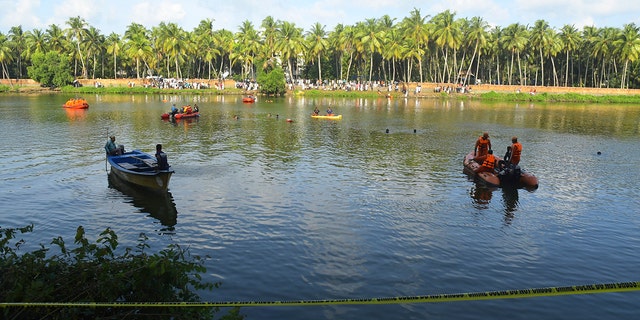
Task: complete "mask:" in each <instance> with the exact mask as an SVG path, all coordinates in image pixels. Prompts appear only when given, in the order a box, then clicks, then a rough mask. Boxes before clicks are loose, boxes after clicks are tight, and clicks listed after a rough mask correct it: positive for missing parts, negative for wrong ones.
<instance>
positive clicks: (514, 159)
mask: <svg viewBox="0 0 640 320" xmlns="http://www.w3.org/2000/svg"><path fill="white" fill-rule="evenodd" d="M521 154H522V144H520V142H518V137H516V136H513V137H511V159H510V161H511V163H512V164H513V165H517V164H518V163H520V155H521Z"/></svg>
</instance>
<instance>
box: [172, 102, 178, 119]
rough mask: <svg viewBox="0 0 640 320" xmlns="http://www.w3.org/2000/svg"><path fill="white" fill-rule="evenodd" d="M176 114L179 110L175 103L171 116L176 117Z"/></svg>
mask: <svg viewBox="0 0 640 320" xmlns="http://www.w3.org/2000/svg"><path fill="white" fill-rule="evenodd" d="M176 113H178V108H176V104H175V103H174V104H173V105H172V106H171V115H172V116H175V115H176Z"/></svg>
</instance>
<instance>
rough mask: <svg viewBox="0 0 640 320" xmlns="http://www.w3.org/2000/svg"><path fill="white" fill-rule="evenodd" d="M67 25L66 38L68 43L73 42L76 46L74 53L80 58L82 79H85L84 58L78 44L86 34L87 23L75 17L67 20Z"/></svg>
mask: <svg viewBox="0 0 640 320" xmlns="http://www.w3.org/2000/svg"><path fill="white" fill-rule="evenodd" d="M67 25H69V29H67V32H66V33H67V37H69V39H70V41H71V42H74V43H75V45H76V49H77V52H76V53H77V54H78V56H79V57H80V63H81V65H82V76H83V77H84V78H87V68H86V66H85V63H84V56H83V55H82V51H81V50H80V43H82V42H83V39H84V36H85V34H86V32H87V28H86V27H87V22H86V21H85V20H84V19H83V18H81V17H80V16H77V17H71V18H69V20H67ZM76 64H77V61H76Z"/></svg>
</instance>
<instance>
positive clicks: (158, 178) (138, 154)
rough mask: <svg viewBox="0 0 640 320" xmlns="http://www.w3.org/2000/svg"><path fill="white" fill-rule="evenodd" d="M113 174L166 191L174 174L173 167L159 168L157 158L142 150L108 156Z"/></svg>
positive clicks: (150, 188)
mask: <svg viewBox="0 0 640 320" xmlns="http://www.w3.org/2000/svg"><path fill="white" fill-rule="evenodd" d="M107 160H108V161H109V164H110V165H111V174H114V175H115V176H117V177H118V178H120V179H121V180H123V181H125V182H127V183H130V184H132V185H135V186H138V187H142V188H144V189H147V190H150V191H156V192H166V191H167V190H168V188H169V180H170V179H171V175H172V174H173V172H174V171H173V170H172V169H171V167H169V169H167V170H158V166H157V162H156V158H155V157H154V156H152V155H150V154H148V153H144V152H142V151H140V150H133V151H130V152H125V153H124V154H122V155H119V156H107Z"/></svg>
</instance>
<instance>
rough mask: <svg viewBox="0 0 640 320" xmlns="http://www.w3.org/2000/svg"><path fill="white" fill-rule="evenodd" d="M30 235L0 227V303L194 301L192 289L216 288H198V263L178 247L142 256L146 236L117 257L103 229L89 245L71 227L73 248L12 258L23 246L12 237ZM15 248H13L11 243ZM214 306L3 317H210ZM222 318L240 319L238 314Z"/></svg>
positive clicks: (40, 311) (59, 243)
mask: <svg viewBox="0 0 640 320" xmlns="http://www.w3.org/2000/svg"><path fill="white" fill-rule="evenodd" d="M31 231H33V225H31V226H27V227H24V228H20V229H2V228H0V286H1V287H2V291H0V301H2V302H198V301H200V298H199V296H198V295H197V294H196V290H212V289H213V288H216V287H218V286H219V284H218V283H204V282H202V281H201V276H200V274H201V273H204V272H206V268H205V267H204V266H203V263H204V259H203V258H201V257H199V256H191V255H189V253H188V252H187V251H186V250H184V249H182V248H180V246H178V245H170V246H168V248H166V249H164V250H162V251H160V252H158V253H156V254H148V253H147V252H146V250H147V249H149V245H148V244H147V237H146V236H145V235H144V234H140V237H139V239H138V244H137V246H136V249H135V250H132V249H131V248H126V249H125V250H124V252H123V253H121V254H119V255H118V254H116V252H117V251H122V250H117V249H118V237H117V235H116V234H115V232H114V231H113V230H111V229H109V228H107V229H106V230H104V231H103V232H102V233H100V235H99V237H98V239H97V240H96V241H95V243H93V242H90V241H89V240H88V239H87V238H86V237H85V232H84V228H83V227H82V226H80V227H78V229H77V232H76V236H75V239H74V244H75V247H74V248H69V247H68V246H67V244H66V243H65V241H64V240H63V239H62V237H57V238H55V239H53V240H52V242H51V244H52V245H53V246H55V247H57V248H58V249H59V253H57V254H52V252H51V251H52V250H51V249H50V248H45V247H44V246H43V245H40V249H38V250H35V251H33V252H28V253H24V254H22V255H19V254H18V251H19V249H20V246H21V245H23V244H24V241H23V240H19V241H15V236H16V233H17V232H20V233H26V232H31ZM13 242H15V243H13ZM218 311H219V309H218V308H202V307H198V308H194V307H182V308H177V307H148V308H142V307H136V308H134V307H118V308H81V307H73V308H71V307H67V308H65V307H6V308H3V309H1V310H0V312H2V318H4V319H17V318H20V319H39V318H46V319H96V318H110V319H120V318H127V319H149V317H151V318H153V319H213V316H214V313H216V312H218ZM224 318H225V319H233V320H237V319H243V318H244V317H243V316H242V315H240V314H239V310H238V309H237V308H235V309H232V310H230V312H229V313H228V314H227V315H225V316H224Z"/></svg>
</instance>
